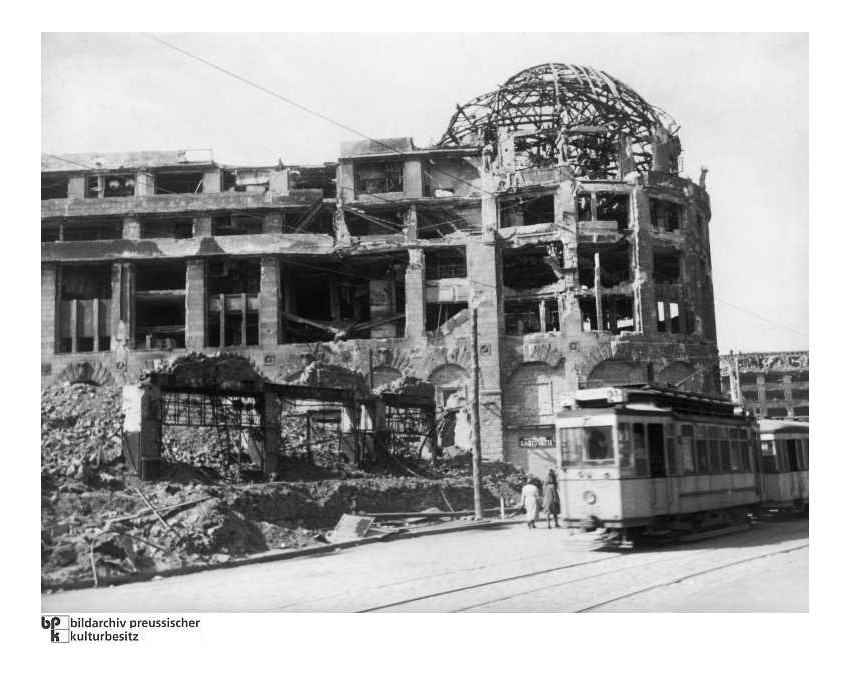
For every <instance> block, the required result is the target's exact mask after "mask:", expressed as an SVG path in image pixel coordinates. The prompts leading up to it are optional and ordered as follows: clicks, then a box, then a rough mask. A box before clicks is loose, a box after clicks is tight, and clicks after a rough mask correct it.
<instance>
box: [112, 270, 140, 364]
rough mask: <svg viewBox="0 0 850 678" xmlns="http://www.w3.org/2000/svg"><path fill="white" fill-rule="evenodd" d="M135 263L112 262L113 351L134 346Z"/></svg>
mask: <svg viewBox="0 0 850 678" xmlns="http://www.w3.org/2000/svg"><path fill="white" fill-rule="evenodd" d="M135 274H136V267H135V264H126V263H123V264H119V263H115V264H112V301H111V303H110V309H109V313H110V318H109V332H110V336H111V337H112V340H111V343H112V345H111V346H110V350H111V351H118V350H120V349H123V351H122V353H123V352H124V351H126V349H127V348H133V346H134V336H135V334H134V331H135V330H134V323H133V296H134V294H135V277H136V276H135Z"/></svg>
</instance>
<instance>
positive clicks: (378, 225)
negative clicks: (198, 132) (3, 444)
mask: <svg viewBox="0 0 850 678" xmlns="http://www.w3.org/2000/svg"><path fill="white" fill-rule="evenodd" d="M677 131H678V126H677V125H676V124H675V123H674V122H673V120H672V119H671V118H670V117H669V116H667V115H666V114H665V113H663V112H662V111H660V110H659V109H657V108H655V107H653V106H651V105H650V104H648V103H647V102H646V101H644V100H643V99H642V98H641V97H640V96H639V95H638V94H637V93H635V92H634V91H633V90H631V89H630V88H629V87H627V86H626V85H625V84H623V83H622V82H620V81H618V80H616V79H615V78H613V77H611V76H609V75H607V74H606V73H604V72H601V71H595V70H593V69H590V68H584V67H578V66H567V65H563V64H545V65H541V66H537V67H535V68H530V69H527V70H525V71H522V72H521V73H519V74H517V75H515V76H513V77H512V78H510V79H509V80H507V81H506V82H505V83H504V85H502V86H501V87H499V88H498V89H497V90H495V91H493V92H489V93H487V94H484V95H482V96H479V97H477V98H475V99H473V100H472V101H470V102H469V103H467V104H466V105H465V106H458V107H457V110H456V112H455V113H454V115H453V117H452V118H451V120H450V123H449V125H448V128H447V129H446V131H445V133H444V135H443V136H442V138H441V139H440V141H439V142H438V143H437V144H436V145H433V146H431V147H428V148H419V147H417V146H415V145H414V144H413V142H412V140H411V139H406V138H400V139H399V138H397V139H382V140H372V141H365V142H356V143H350V144H345V145H343V148H342V149H341V154H340V157H339V158H338V159H337V161H335V162H328V163H325V164H323V165H317V166H289V165H286V164H284V163H283V162H281V161H278V162H277V164H276V165H274V166H267V167H233V166H228V165H222V164H219V163H217V162H215V161H214V160H213V158H212V156H211V154H209V153H204V152H197V151H177V152H141V153H127V154H98V153H91V154H85V155H67V156H61V157H57V156H43V158H42V203H41V213H42V255H41V280H42V282H41V290H42V292H41V293H42V335H41V336H42V379H43V381H44V382H51V381H54V380H80V379H82V380H87V381H95V382H102V381H106V380H114V381H118V382H127V381H132V380H133V379H135V378H136V377H137V376H138V375H139V374H140V373H141V372H142V371H143V370H145V369H146V368H151V367H155V366H156V365H157V364H159V363H161V362H162V361H164V360H166V359H168V358H170V357H173V356H174V355H180V354H182V353H186V352H191V351H201V352H206V353H214V352H218V351H221V350H227V351H230V352H236V353H242V354H244V355H245V356H247V357H248V358H250V359H251V361H252V362H253V363H254V364H255V365H256V366H257V368H258V369H259V370H260V371H261V372H262V374H263V375H264V376H266V377H267V378H268V379H270V380H273V381H275V382H286V381H290V380H293V379H295V378H297V377H298V375H299V374H300V373H301V372H302V370H303V369H304V368H305V366H306V365H307V364H309V363H310V362H312V361H314V360H319V361H323V362H326V363H330V364H341V365H345V366H347V367H349V368H352V369H355V370H358V371H360V372H361V373H363V374H364V375H370V377H371V379H372V381H373V384H374V385H375V386H380V384H382V383H384V382H389V381H391V380H394V379H396V378H398V377H399V376H402V375H412V376H417V377H420V378H422V379H426V380H428V381H430V382H432V383H433V384H434V385H435V387H436V394H437V395H436V398H437V407H438V408H441V407H443V406H444V405H445V403H446V402H447V400H448V398H449V396H450V395H451V394H453V393H459V394H460V395H463V394H464V393H466V392H467V389H468V388H469V379H470V374H471V354H470V346H471V341H470V324H471V323H470V309H471V306H472V305H473V304H474V305H476V307H477V308H478V329H479V357H480V365H481V382H480V387H481V391H480V392H481V427H482V446H483V454H484V456H485V457H486V458H504V459H506V460H509V461H513V462H515V463H519V464H521V465H523V466H526V467H529V468H530V469H531V470H532V471H535V472H542V470H545V469H546V468H548V467H550V466H551V465H553V464H554V459H555V449H554V427H553V413H554V411H555V410H556V409H557V408H558V407H559V405H560V402H561V397H562V395H563V394H565V393H567V392H569V391H571V390H574V389H578V388H583V387H591V386H599V385H603V384H621V383H634V382H641V381H654V382H658V383H665V384H671V385H675V386H677V387H680V388H685V389H689V390H696V391H706V392H719V390H720V375H719V369H718V356H717V347H716V333H715V320H714V302H713V295H712V283H711V256H710V248H709V234H708V224H709V220H710V217H711V210H710V204H709V198H708V194H707V193H706V190H705V186H704V173H703V176H702V177H701V178H700V182H699V183H698V184H697V183H694V182H693V181H691V180H689V179H687V178H685V177H682V176H680V152H681V145H680V141H679V137H678V136H677Z"/></svg>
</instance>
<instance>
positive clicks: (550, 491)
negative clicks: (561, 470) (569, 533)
mask: <svg viewBox="0 0 850 678" xmlns="http://www.w3.org/2000/svg"><path fill="white" fill-rule="evenodd" d="M543 512H544V513H545V514H546V528H547V529H552V525H551V520H552V518H554V519H555V527H560V525H558V514H559V513H560V512H561V498H560V497H559V496H558V478H557V476H556V475H555V470H554V469H549V476H548V477H547V478H546V484H545V485H544V486H543Z"/></svg>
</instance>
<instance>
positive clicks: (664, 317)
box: [655, 298, 696, 335]
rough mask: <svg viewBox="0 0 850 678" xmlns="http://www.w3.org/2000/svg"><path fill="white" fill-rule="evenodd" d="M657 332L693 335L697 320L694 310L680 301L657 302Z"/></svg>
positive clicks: (663, 300)
mask: <svg viewBox="0 0 850 678" xmlns="http://www.w3.org/2000/svg"><path fill="white" fill-rule="evenodd" d="M655 315H656V331H657V332H659V333H665V334H686V335H687V334H693V333H694V331H695V329H696V319H695V317H694V313H693V308H692V307H691V305H690V304H689V303H688V302H686V301H681V300H680V299H658V298H656V300H655Z"/></svg>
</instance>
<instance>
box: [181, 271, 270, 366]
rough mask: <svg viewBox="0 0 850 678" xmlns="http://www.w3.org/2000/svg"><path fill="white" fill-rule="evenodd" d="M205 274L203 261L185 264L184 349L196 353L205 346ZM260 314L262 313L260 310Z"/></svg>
mask: <svg viewBox="0 0 850 678" xmlns="http://www.w3.org/2000/svg"><path fill="white" fill-rule="evenodd" d="M205 273H206V270H205V266H204V260H203V259H190V260H189V261H187V262H186V348H188V349H194V350H196V351H197V350H200V349H202V348H203V347H204V345H205V344H206V325H207V293H206V276H205ZM261 309H262V306H261ZM260 313H262V310H261V311H260ZM261 334H262V333H261Z"/></svg>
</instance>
